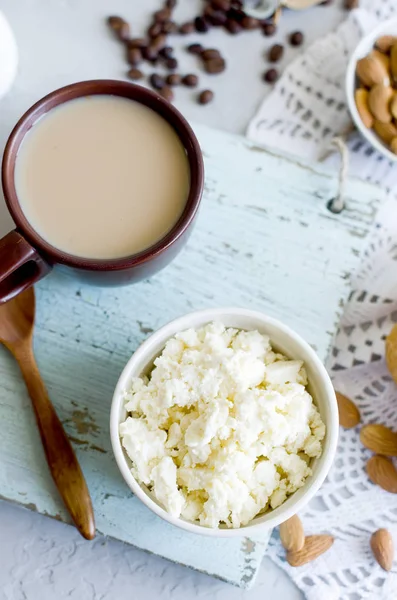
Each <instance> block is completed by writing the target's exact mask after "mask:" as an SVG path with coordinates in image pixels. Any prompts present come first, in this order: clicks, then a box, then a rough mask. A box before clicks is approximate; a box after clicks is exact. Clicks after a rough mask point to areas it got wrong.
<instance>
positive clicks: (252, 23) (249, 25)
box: [241, 17, 259, 30]
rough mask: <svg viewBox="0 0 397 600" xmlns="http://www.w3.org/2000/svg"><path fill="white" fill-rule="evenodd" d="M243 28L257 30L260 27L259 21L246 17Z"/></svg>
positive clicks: (242, 22) (243, 20) (242, 23)
mask: <svg viewBox="0 0 397 600" xmlns="http://www.w3.org/2000/svg"><path fill="white" fill-rule="evenodd" d="M241 26H242V28H243V29H249V30H252V29H257V28H258V27H259V21H258V19H254V17H244V18H243V19H242V21H241Z"/></svg>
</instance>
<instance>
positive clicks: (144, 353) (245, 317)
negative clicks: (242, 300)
mask: <svg viewBox="0 0 397 600" xmlns="http://www.w3.org/2000/svg"><path fill="white" fill-rule="evenodd" d="M211 321H220V322H222V323H223V324H224V325H226V326H228V327H235V328H238V329H245V330H254V329H257V330H258V331H260V332H261V333H264V334H267V335H268V336H269V337H270V340H271V343H272V345H273V346H274V347H275V348H276V349H278V350H280V351H281V352H283V353H284V354H286V355H287V356H289V357H291V358H294V359H301V360H303V361H304V363H305V367H306V370H307V374H308V379H309V384H310V392H311V394H312V395H313V398H314V400H315V403H316V404H317V406H318V408H319V410H320V413H321V417H322V419H323V421H324V423H325V425H326V428H327V433H326V437H325V440H324V443H323V453H322V455H321V457H320V458H319V459H315V460H314V461H313V464H312V468H313V475H312V476H311V477H310V478H308V479H307V481H306V483H305V485H304V486H303V487H302V488H301V489H299V490H298V491H296V492H295V493H294V494H292V495H291V496H289V498H288V499H287V500H286V501H285V502H284V503H283V504H282V505H281V506H279V507H278V508H276V509H275V510H272V511H270V512H268V513H266V514H263V515H261V516H258V517H255V518H254V519H253V520H252V521H251V522H250V523H249V524H248V525H246V526H244V527H241V528H239V529H228V528H219V529H209V528H207V527H203V526H201V525H199V524H197V523H192V522H189V521H186V520H184V519H182V518H174V517H172V516H171V515H170V514H169V513H167V512H166V510H165V509H164V508H163V507H162V506H161V505H160V504H159V503H158V502H157V500H156V498H155V497H154V495H153V494H152V493H151V492H150V491H149V490H148V489H147V488H146V486H144V485H140V484H139V483H138V482H137V481H136V479H135V478H134V477H133V475H132V473H131V469H130V466H131V463H130V460H129V458H128V457H127V454H126V453H125V452H124V449H123V448H122V445H121V442H120V437H119V424H120V423H121V422H123V421H124V420H125V418H126V411H125V408H124V398H123V394H124V391H125V390H126V389H128V387H129V382H130V380H131V378H132V377H137V376H140V375H141V374H147V373H149V372H150V370H151V369H152V365H153V361H154V359H155V358H156V357H157V356H158V355H159V354H161V352H162V350H163V348H164V346H165V343H166V342H167V340H168V339H169V338H171V337H173V336H174V335H175V334H176V333H178V332H180V331H184V330H185V329H189V328H190V327H193V328H198V327H201V326H203V325H205V324H207V323H210V322H211ZM338 430H339V417H338V408H337V403H336V398H335V392H334V388H333V386H332V383H331V380H330V378H329V376H328V373H327V371H326V370H325V367H324V366H323V364H322V363H321V361H320V359H319V358H318V357H317V355H316V353H315V352H314V350H313V349H312V348H311V346H309V344H308V343H307V342H305V341H304V340H303V339H302V338H301V337H300V336H299V335H298V334H296V333H295V332H294V331H292V330H291V329H290V328H289V327H287V326H286V325H283V324H282V323H280V322H279V321H276V320H275V319H272V318H270V317H267V316H266V315H264V314H262V313H260V312H255V311H251V310H244V309H240V308H219V309H209V310H203V311H200V312H194V313H191V314H188V315H186V316H184V317H181V318H180V319H176V320H175V321H172V322H171V323H168V325H165V326H164V327H162V328H161V329H159V330H158V331H156V332H155V333H153V335H151V336H150V337H149V338H148V339H147V340H146V341H145V342H144V343H143V344H142V345H141V346H140V347H139V348H138V349H137V351H136V352H135V353H134V354H133V356H132V357H131V358H130V360H129V361H128V363H127V365H126V367H125V369H124V371H123V372H122V374H121V377H120V379H119V381H118V383H117V386H116V389H115V392H114V396H113V402H112V409H111V415H110V435H111V441H112V446H113V452H114V455H115V457H116V461H117V464H118V467H119V469H120V471H121V474H122V476H123V477H124V479H125V481H126V483H127V484H128V486H129V487H130V488H131V490H132V491H133V492H134V494H135V495H136V496H138V498H139V499H140V500H142V502H143V503H144V504H146V506H148V507H149V508H150V509H151V510H152V511H153V512H155V513H156V514H157V515H159V516H160V517H162V518H163V519H164V520H166V521H168V522H169V523H172V524H173V525H176V526H177V527H181V528H182V529H186V530H188V531H190V532H194V533H201V534H204V535H209V536H215V537H216V536H217V537H234V536H244V535H249V534H253V533H258V531H260V530H262V531H263V530H266V529H269V528H272V527H275V526H276V525H279V524H280V523H282V522H283V521H285V520H286V519H289V517H291V516H292V515H294V514H295V513H297V512H298V511H299V510H301V509H302V508H303V506H304V505H305V504H307V503H308V502H309V500H311V498H312V497H313V496H314V495H315V493H316V492H317V490H318V489H319V487H320V486H321V484H322V483H323V481H324V479H325V477H326V475H327V473H328V471H329V469H330V467H331V464H332V460H333V458H334V454H335V450H336V444H337V439H338Z"/></svg>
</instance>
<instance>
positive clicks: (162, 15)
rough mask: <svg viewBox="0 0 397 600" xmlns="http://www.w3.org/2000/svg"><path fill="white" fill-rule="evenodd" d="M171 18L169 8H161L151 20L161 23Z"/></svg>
mask: <svg viewBox="0 0 397 600" xmlns="http://www.w3.org/2000/svg"><path fill="white" fill-rule="evenodd" d="M170 16H171V11H170V9H169V8H162V9H161V10H157V11H156V12H155V13H154V15H153V18H154V20H155V21H156V23H162V22H163V21H168V19H169V18H170Z"/></svg>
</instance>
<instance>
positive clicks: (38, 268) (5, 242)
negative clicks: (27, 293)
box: [0, 229, 52, 304]
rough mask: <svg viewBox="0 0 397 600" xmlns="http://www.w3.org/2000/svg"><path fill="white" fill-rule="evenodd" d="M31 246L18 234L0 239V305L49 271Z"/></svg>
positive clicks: (15, 232)
mask: <svg viewBox="0 0 397 600" xmlns="http://www.w3.org/2000/svg"><path fill="white" fill-rule="evenodd" d="M51 269H52V265H50V264H48V263H47V262H46V261H45V260H44V259H43V258H42V257H41V256H40V254H39V253H38V252H37V250H36V249H35V248H33V246H31V245H30V244H29V242H28V241H27V240H25V238H24V237H23V236H22V235H21V234H20V233H19V232H18V230H17V229H14V231H11V232H10V233H8V234H7V235H6V236H4V237H3V238H1V239H0V304H3V303H4V302H7V301H8V300H11V299H12V298H14V297H15V296H17V295H18V294H20V293H21V292H23V291H24V290H26V289H27V288H28V287H30V286H31V285H33V284H34V283H36V281H39V279H41V278H42V277H44V276H45V275H47V273H49V271H51Z"/></svg>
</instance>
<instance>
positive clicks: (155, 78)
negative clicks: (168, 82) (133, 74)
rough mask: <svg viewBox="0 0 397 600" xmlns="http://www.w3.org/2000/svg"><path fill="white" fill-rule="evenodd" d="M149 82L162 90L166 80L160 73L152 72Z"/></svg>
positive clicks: (153, 86) (156, 88)
mask: <svg viewBox="0 0 397 600" xmlns="http://www.w3.org/2000/svg"><path fill="white" fill-rule="evenodd" d="M149 82H150V85H151V86H152V88H154V89H155V90H161V89H162V88H163V87H164V86H165V81H164V79H163V78H162V77H161V75H159V74H158V73H152V74H151V75H150V77H149Z"/></svg>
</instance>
